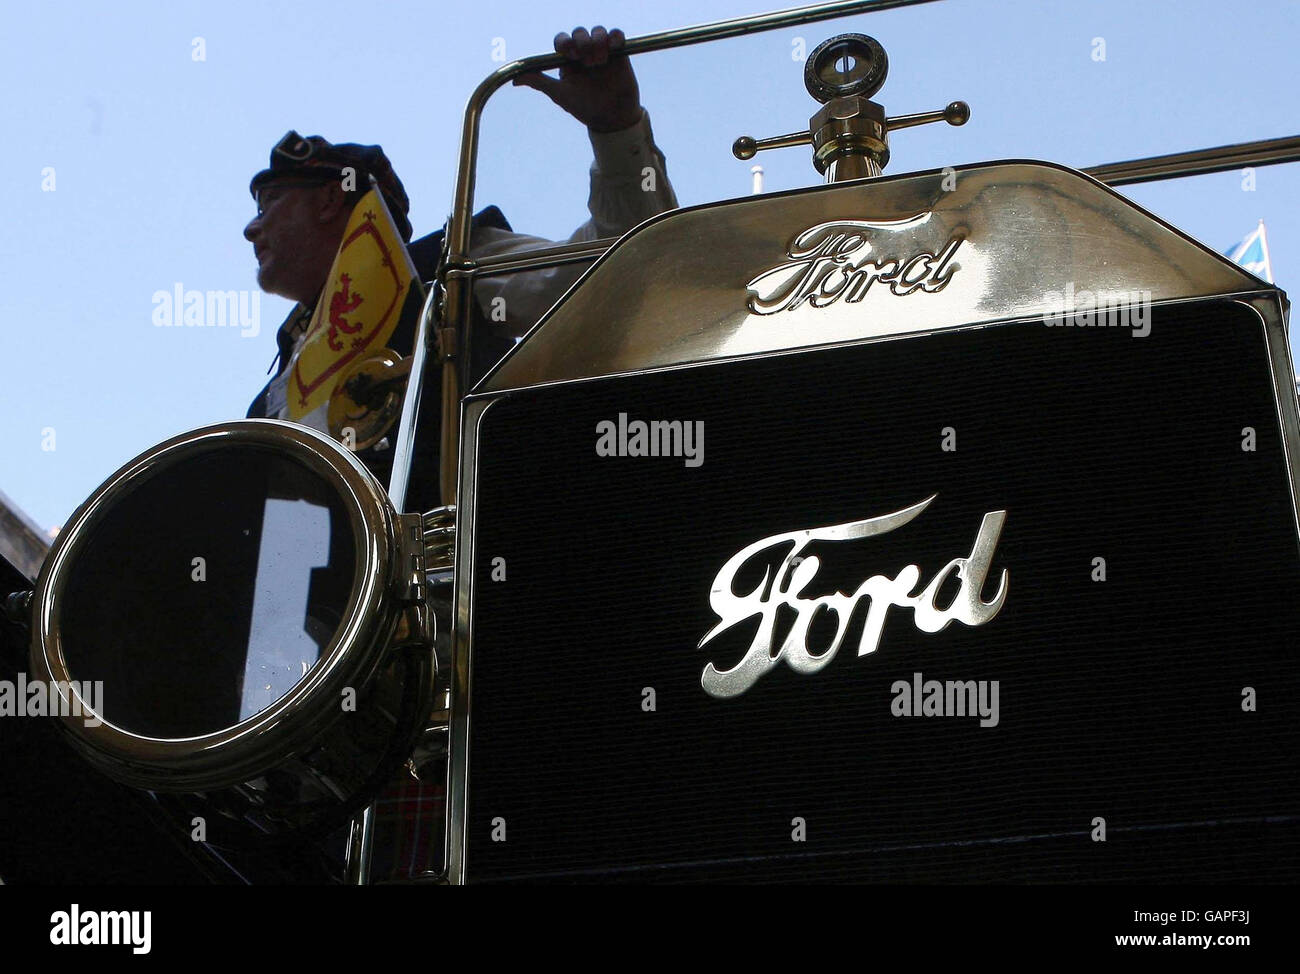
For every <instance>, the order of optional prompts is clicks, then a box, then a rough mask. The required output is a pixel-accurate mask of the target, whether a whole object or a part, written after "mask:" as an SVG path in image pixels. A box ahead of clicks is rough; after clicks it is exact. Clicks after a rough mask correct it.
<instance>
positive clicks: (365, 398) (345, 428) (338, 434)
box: [328, 348, 411, 450]
mask: <svg viewBox="0 0 1300 974" xmlns="http://www.w3.org/2000/svg"><path fill="white" fill-rule="evenodd" d="M410 373H411V360H410V359H409V358H406V359H404V358H402V357H401V356H400V355H398V354H397V353H396V352H394V351H393V350H392V349H389V348H381V349H377V350H376V351H373V352H371V353H370V354H369V355H365V356H363V357H362V358H359V359H357V361H356V362H355V363H354V364H353V365H352V367H351V368H350V369H348V371H347V372H345V373H344V374H343V376H342V377H341V378H340V379H339V381H338V383H337V384H336V385H335V386H334V391H333V392H331V393H330V400H329V413H328V417H329V430H330V436H332V437H334V438H335V439H336V440H338V441H340V442H341V443H343V444H344V445H345V446H347V447H349V448H350V449H353V450H364V449H366V447H369V446H373V445H374V444H376V443H378V442H379V441H380V440H382V439H383V438H384V436H385V435H386V434H387V433H388V431H389V430H390V429H392V427H393V424H394V423H395V422H396V421H397V417H398V415H400V414H401V411H402V393H403V392H404V391H405V390H406V377H407V376H408V375H410ZM349 431H350V432H349Z"/></svg>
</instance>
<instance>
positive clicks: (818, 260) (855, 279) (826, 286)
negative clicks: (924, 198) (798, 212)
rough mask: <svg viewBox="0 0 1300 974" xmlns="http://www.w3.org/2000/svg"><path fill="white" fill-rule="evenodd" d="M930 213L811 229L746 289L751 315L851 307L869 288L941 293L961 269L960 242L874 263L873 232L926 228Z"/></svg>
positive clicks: (901, 292)
mask: <svg viewBox="0 0 1300 974" xmlns="http://www.w3.org/2000/svg"><path fill="white" fill-rule="evenodd" d="M929 218H930V214H929V213H919V214H917V215H916V216H913V217H908V218H907V219H905V220H881V221H875V222H872V221H868V220H837V221H834V222H831V223H819V224H817V226H815V227H809V228H808V229H807V230H805V231H803V233H801V234H799V236H797V237H795V238H794V240H793V241H792V242H791V244H790V248H789V250H787V251H786V256H788V257H789V258H790V260H789V261H788V262H786V263H783V264H780V265H778V266H776V267H773V268H772V269H771V270H769V271H764V272H763V273H762V274H759V275H758V277H756V278H754V279H753V280H752V281H750V282H749V284H748V285H747V286H748V288H749V310H750V311H753V312H754V313H755V314H760V315H772V314H776V313H777V312H778V311H794V310H795V309H796V308H798V307H799V306H800V305H801V304H803V303H804V302H805V301H807V302H808V303H809V304H810V305H811V306H812V307H814V308H824V307H826V306H827V305H831V304H834V303H835V302H836V301H839V300H840V299H841V298H842V299H843V300H844V301H845V302H846V303H848V304H855V303H857V302H859V301H861V300H862V299H863V298H865V297H866V296H867V293H868V292H869V291H870V290H871V288H872V286H873V285H875V284H877V283H879V284H880V285H881V287H884V286H886V285H888V287H889V290H890V291H891V292H892V293H893V294H896V295H899V296H902V295H906V294H912V293H913V292H915V291H918V290H919V291H924V292H925V293H927V294H935V293H937V292H939V291H942V290H943V289H944V288H945V287H947V286H948V282H949V281H951V280H952V276H953V274H955V273H956V272H957V271H958V270H960V269H961V265H960V264H955V263H953V257H954V256H955V255H956V253H957V248H958V247H960V246H961V245H962V241H963V238H962V237H960V236H957V235H956V234H954V235H953V236H952V237H949V238H948V242H947V243H945V244H944V245H943V246H942V247H941V248H939V251H938V253H931V252H930V251H928V250H922V251H920V252H918V253H913V254H911V255H910V256H908V257H906V258H903V257H891V256H883V257H879V258H877V259H872V254H873V248H872V243H871V234H870V231H872V230H905V229H909V228H911V227H914V226H917V225H919V224H922V223H925V222H926V221H927V220H928V219H929Z"/></svg>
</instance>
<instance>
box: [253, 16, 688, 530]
mask: <svg viewBox="0 0 1300 974" xmlns="http://www.w3.org/2000/svg"><path fill="white" fill-rule="evenodd" d="M623 44H624V37H623V33H622V31H619V30H613V31H608V32H607V31H606V30H605V29H604V28H603V27H595V28H593V29H592V30H591V31H590V32H588V31H586V30H585V29H583V28H577V29H576V30H574V32H573V34H572V35H569V34H566V33H561V34H559V35H557V36H556V38H555V50H556V52H557V53H560V54H563V55H564V56H565V57H566V58H567V59H568V61H569V63H568V64H567V65H566V66H565V67H563V68H561V70H560V77H559V78H558V79H556V78H551V77H549V76H547V75H544V74H540V73H537V74H532V75H525V76H522V77H520V78H518V79H516V82H515V83H516V84H523V85H526V86H528V87H531V88H535V89H537V90H539V91H541V92H543V93H545V94H546V95H548V96H549V97H550V98H551V100H552V101H554V102H555V103H556V104H557V105H559V106H560V107H561V108H563V109H564V110H565V111H566V112H568V113H569V114H570V115H572V116H573V117H574V118H576V119H578V121H580V122H582V123H583V124H584V125H586V126H587V128H588V131H589V135H590V138H591V143H592V148H593V151H594V154H595V162H594V164H593V166H592V169H591V195H590V198H589V200H588V207H589V209H590V211H591V219H590V220H589V221H588V222H587V223H584V224H583V225H582V226H581V227H579V228H578V230H577V231H576V232H575V233H574V234H573V235H572V236H571V237H570V238H569V239H570V240H589V239H596V238H598V237H606V236H615V235H618V234H620V233H623V232H625V231H626V230H628V229H630V228H631V227H633V226H635V225H636V224H637V223H640V222H641V221H642V220H645V219H647V218H649V217H651V216H653V215H655V214H656V213H659V212H662V211H663V210H666V209H671V208H672V207H675V206H676V205H677V200H676V197H675V196H674V194H673V190H672V186H671V185H670V184H669V182H668V177H667V174H666V172H665V166H664V158H663V154H662V153H661V152H660V151H659V150H658V149H657V148H656V147H655V145H654V140H653V136H652V133H651V131H650V122H649V118H648V117H647V115H646V113H645V111H644V110H643V109H642V108H641V104H640V94H639V90H638V86H637V82H636V77H635V75H634V74H633V71H632V67H631V64H630V62H629V59H628V57H627V56H626V55H623V54H619V53H618V51H619V48H621V47H622V46H623ZM347 169H351V170H352V171H353V172H354V173H355V176H354V181H353V185H354V186H355V187H356V188H355V190H353V191H351V192H349V191H348V190H346V189H345V188H344V186H345V180H344V178H343V175H344V173H345V170H347ZM647 170H649V172H648V171H647ZM371 177H373V181H374V185H375V186H376V188H378V190H379V191H380V192H381V193H382V194H383V197H384V201H385V203H386V205H387V207H388V209H389V211H390V213H391V214H392V217H393V219H394V222H395V223H396V225H397V228H398V230H399V232H400V233H401V234H402V238H403V240H404V241H409V240H410V235H411V227H410V223H409V221H408V220H407V213H408V211H409V201H408V199H407V196H406V191H405V189H404V188H403V187H402V183H401V180H399V179H398V178H397V174H396V173H395V172H394V171H393V167H392V165H391V164H390V163H389V161H388V159H387V157H386V156H385V155H384V153H383V150H382V149H381V148H380V147H379V146H361V145H355V144H344V145H332V144H330V143H329V142H327V141H326V140H324V139H322V138H320V137H319V136H313V137H311V138H308V139H303V138H301V137H299V136H297V134H296V133H292V132H291V133H289V135H288V136H286V137H285V138H284V139H283V140H281V142H280V144H278V145H277V146H276V147H275V149H273V150H272V153H271V164H270V167H269V168H267V169H265V170H263V171H262V172H260V173H258V174H257V175H256V176H255V177H253V181H252V183H251V185H250V190H251V191H252V193H253V196H254V198H255V199H256V200H257V205H258V213H257V216H255V217H254V218H253V219H252V220H251V221H250V222H249V224H248V226H247V227H245V229H244V236H245V237H246V238H247V239H248V240H249V242H251V243H252V244H253V251H254V253H255V255H256V257H257V262H258V284H259V285H260V286H261V287H262V289H263V290H265V291H267V292H269V293H272V294H279V295H282V296H284V297H287V298H291V299H292V300H294V301H296V302H297V307H295V308H294V310H293V312H292V313H291V314H290V315H289V317H288V319H287V320H286V321H285V323H284V324H283V325H281V327H280V330H279V333H278V334H277V343H278V345H279V355H278V357H277V359H276V362H275V363H273V365H272V368H273V369H274V368H275V366H276V364H278V365H279V369H278V372H277V374H276V376H275V377H274V378H273V379H272V380H271V381H270V382H269V383H267V385H266V387H265V388H264V389H263V390H262V392H261V393H260V394H259V395H258V397H257V398H256V399H255V400H254V402H253V404H252V406H251V407H250V408H249V411H248V415H249V416H254V417H256V416H271V417H278V418H289V413H288V403H287V398H288V397H287V389H288V382H289V377H290V373H291V369H292V365H293V361H294V355H295V354H296V352H297V350H298V349H299V348H301V346H302V343H303V340H304V339H305V337H306V332H307V328H308V325H309V323H310V321H311V318H312V311H313V309H314V308H315V306H316V304H317V302H318V301H319V300H320V297H321V290H322V288H323V287H324V286H325V283H326V278H327V277H328V275H329V271H330V267H331V264H332V262H333V259H334V256H335V254H336V253H337V252H338V248H339V244H340V241H341V239H342V235H343V231H344V228H345V227H346V226H347V223H348V219H349V217H350V216H351V213H352V208H353V206H354V205H355V204H356V202H357V200H358V199H360V198H361V197H362V196H363V195H364V194H365V192H366V191H367V190H368V189H369V188H370V180H371ZM441 238H442V234H441V231H439V232H438V233H435V234H431V235H429V236H428V237H425V238H423V239H421V240H417V241H415V242H414V243H410V245H409V247H408V252H409V253H410V255H411V258H412V260H413V262H414V264H415V268H416V271H417V273H418V275H419V277H420V278H421V279H422V280H425V281H428V280H431V279H432V278H433V276H434V275H435V273H436V268H437V262H438V259H439V257H440V254H441V244H442V239H441ZM547 243H548V241H544V240H541V239H539V238H536V237H527V236H523V235H520V234H515V233H513V232H511V230H510V227H509V224H507V223H506V222H505V219H504V217H502V215H501V213H500V211H499V210H497V209H496V208H495V207H489V208H488V209H487V210H485V211H483V212H482V213H480V214H478V215H477V216H476V217H475V220H474V231H473V233H472V235H471V256H473V257H477V258H483V257H488V256H496V255H501V254H506V253H511V252H514V251H519V250H527V249H531V248H535V247H538V246H545V245H546V244H547ZM581 271H582V267H581V265H579V266H577V267H574V266H573V265H569V266H565V267H560V268H553V269H548V270H545V271H536V272H532V273H521V274H513V275H508V276H502V277H499V278H495V279H487V280H484V281H482V282H481V283H480V285H479V286H478V288H477V289H476V292H475V297H476V299H477V302H478V304H479V306H480V310H481V312H482V313H481V314H480V315H479V316H478V317H479V321H478V322H477V331H476V335H477V336H478V337H477V338H476V339H475V341H476V345H477V347H479V348H486V349H489V350H490V353H491V359H493V360H494V359H495V357H496V356H497V355H499V354H502V353H504V351H506V350H508V348H509V346H510V344H512V343H513V340H514V339H515V338H517V337H519V336H521V335H522V334H523V333H524V332H526V331H527V330H528V328H530V327H531V326H532V325H533V324H534V323H535V322H536V320H537V318H538V317H540V315H541V314H542V313H543V312H544V311H545V310H546V309H547V308H548V307H549V306H550V305H551V304H552V303H553V302H554V301H555V299H556V298H558V297H559V296H560V294H561V293H562V292H563V290H564V289H565V288H566V287H567V286H568V285H569V284H570V283H572V281H573V280H575V279H576V278H577V276H578V275H579V274H580V273H581ZM502 310H503V311H504V312H505V314H504V315H502V314H501V313H499V312H500V311H502ZM494 312H498V313H494ZM418 313H419V301H418V296H414V295H413V296H410V297H408V300H407V303H406V305H405V306H404V308H403V312H402V315H401V319H400V321H399V323H398V325H397V328H396V330H395V331H394V333H393V335H392V336H391V338H390V339H389V341H388V345H389V347H390V348H392V349H393V350H394V351H396V352H398V353H400V354H401V355H409V354H410V353H411V350H412V345H413V342H414V332H415V326H416V322H417V319H418ZM477 358H478V357H477V356H476V361H475V363H473V365H474V366H475V371H476V372H477V371H481V370H482V368H483V367H484V366H486V365H489V364H491V362H490V361H489V360H483V361H478V360H477ZM438 398H439V397H438V391H437V388H436V387H434V388H432V389H430V388H429V387H428V386H427V385H426V388H425V401H426V403H428V404H429V405H426V406H425V408H424V409H422V410H421V424H422V428H423V427H426V426H428V425H429V424H432V425H433V428H435V429H436V417H437V409H436V408H435V407H434V405H433V404H435V403H437V402H438ZM299 421H301V422H305V423H307V424H308V425H312V426H315V427H316V428H318V429H322V430H327V425H326V423H325V417H324V409H323V408H322V409H318V410H316V412H315V413H313V414H309V415H307V416H304V417H302V418H301V419H300V420H299ZM421 439H422V441H423V442H431V443H436V440H437V437H436V436H432V437H430V436H422V437H421ZM391 446H392V444H390V443H388V442H387V441H386V440H385V441H381V442H380V443H379V444H376V448H374V449H370V450H365V451H359V452H358V456H359V457H360V459H362V460H363V461H364V462H365V463H366V465H367V466H368V467H370V469H371V470H372V471H373V472H374V473H375V474H376V475H377V476H378V477H380V479H381V480H382V481H383V482H384V483H385V485H387V481H388V476H389V473H390V471H391V463H392V450H391ZM418 460H419V465H420V470H419V471H418V474H417V475H416V476H413V478H412V496H411V498H410V500H411V501H412V504H411V505H408V507H410V506H433V505H434V504H436V503H437V500H436V494H437V489H436V483H430V480H431V478H436V472H437V458H436V457H431V456H428V455H427V451H426V455H423V456H421V457H419V458H418Z"/></svg>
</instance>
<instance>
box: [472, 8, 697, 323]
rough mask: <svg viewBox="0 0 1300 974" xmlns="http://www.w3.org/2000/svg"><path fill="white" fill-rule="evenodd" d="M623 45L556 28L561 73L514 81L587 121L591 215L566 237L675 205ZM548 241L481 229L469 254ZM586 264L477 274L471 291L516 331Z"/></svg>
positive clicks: (588, 234)
mask: <svg viewBox="0 0 1300 974" xmlns="http://www.w3.org/2000/svg"><path fill="white" fill-rule="evenodd" d="M622 46H623V33H622V31H619V30H614V31H611V32H608V33H607V32H606V31H605V30H604V28H602V27H596V28H594V29H593V30H592V31H591V33H590V34H588V33H587V31H585V30H582V29H581V28H579V29H578V30H575V31H574V33H573V35H572V36H570V35H569V34H559V35H557V36H556V38H555V50H556V51H557V52H558V53H561V54H565V55H566V56H567V57H568V58H569V60H570V62H571V64H569V65H567V66H565V67H564V68H561V69H560V78H559V79H558V80H557V79H555V78H550V77H547V76H546V75H543V74H533V75H524V76H522V77H520V78H519V79H516V83H517V84H524V85H527V86H529V87H532V88H536V89H538V90H539V91H542V92H544V93H545V94H547V95H548V96H549V97H550V98H551V100H552V101H554V102H555V103H556V104H557V105H559V106H560V107H561V108H563V109H564V110H565V111H567V112H569V114H571V115H573V116H574V117H575V118H577V119H578V120H579V121H581V122H583V123H584V124H585V125H587V128H588V135H589V136H590V138H591V146H592V152H593V154H594V156H595V161H594V162H593V164H592V167H591V193H590V196H589V197H588V200H587V206H588V209H589V210H590V211H591V219H590V220H588V221H587V222H586V223H584V224H583V225H582V226H580V227H578V229H577V230H576V231H575V232H574V233H573V234H572V235H570V237H569V241H581V240H595V239H598V238H601V237H613V236H618V235H619V234H622V233H625V232H626V231H628V230H630V229H631V228H632V227H634V226H636V225H637V224H638V223H640V222H642V221H643V220H646V219H649V218H650V217H652V216H654V215H655V214H656V213H662V212H663V211H664V210H669V209H672V208H674V207H675V206H677V197H676V195H675V194H674V192H673V188H672V184H671V183H669V181H668V172H667V167H666V164H665V161H664V156H663V153H662V152H660V151H659V149H658V147H657V146H656V145H655V144H654V136H653V134H652V132H651V130H650V119H649V117H648V115H647V114H646V113H645V111H644V110H643V109H642V108H641V104H640V92H639V90H638V87H637V83H636V76H635V75H634V74H633V72H632V67H631V64H630V62H629V60H628V57H627V55H624V54H618V53H617V52H618V49H619V48H620V47H622ZM611 126H616V127H614V128H611ZM552 243H553V241H550V240H544V239H542V238H541V237H532V236H527V235H524V234H514V233H508V232H506V231H503V230H495V229H491V228H484V229H482V230H479V231H476V232H475V234H474V237H473V240H472V244H471V256H473V257H475V258H484V257H493V256H499V255H503V254H508V253H516V252H518V251H523V250H533V249H536V248H538V247H546V246H550V245H551V244H552ZM585 269H586V265H585V264H576V265H575V264H566V265H563V266H561V267H554V268H548V269H547V270H542V271H525V272H520V273H515V274H510V275H504V276H501V277H495V278H480V279H479V281H478V284H477V285H476V287H475V296H476V297H477V299H478V302H479V305H480V307H481V308H482V310H483V312H484V316H485V318H486V319H487V321H488V322H489V325H490V326H491V327H493V328H494V329H500V331H501V332H503V333H506V334H509V335H512V336H519V335H522V334H523V333H524V332H526V331H527V330H528V329H529V328H531V327H532V325H533V324H535V323H536V321H537V319H538V318H540V317H541V315H542V314H543V313H544V312H545V311H546V310H547V309H548V308H549V307H550V306H551V305H552V304H553V303H554V302H555V301H556V299H558V298H559V296H560V295H561V294H562V293H563V292H564V291H565V289H567V288H568V287H569V286H570V285H571V284H572V283H573V282H574V281H576V280H577V279H578V277H579V276H581V274H582V272H583V271H584V270H585ZM498 298H501V299H504V304H503V303H502V302H501V301H497V300H495V299H498ZM503 314H504V316H505V317H504V320H502V315H503Z"/></svg>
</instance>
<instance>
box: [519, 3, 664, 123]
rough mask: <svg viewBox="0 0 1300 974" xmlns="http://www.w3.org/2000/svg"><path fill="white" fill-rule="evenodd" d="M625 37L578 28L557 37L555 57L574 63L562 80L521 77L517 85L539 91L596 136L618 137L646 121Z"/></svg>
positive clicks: (616, 32)
mask: <svg viewBox="0 0 1300 974" xmlns="http://www.w3.org/2000/svg"><path fill="white" fill-rule="evenodd" d="M624 40H625V38H624V37H623V32H622V31H621V30H618V29H617V28H615V29H614V30H611V31H606V30H605V28H604V27H593V28H592V29H591V33H590V34H589V33H587V31H586V30H585V29H584V28H582V27H578V28H575V29H574V31H573V34H572V36H570V35H569V34H564V33H560V34H556V35H555V52H556V53H557V54H563V55H564V56H565V57H567V58H568V59H569V63H568V64H566V65H564V67H562V68H560V77H559V79H558V80H557V79H555V78H552V77H551V76H550V75H546V74H542V73H541V72H540V71H537V72H534V73H532V74H523V75H520V76H519V77H518V78H515V82H514V83H515V84H517V85H526V86H527V87H529V88H536V89H537V90H538V91H540V92H542V93H543V94H545V95H547V96H548V97H549V98H550V99H551V101H553V102H555V104H557V105H559V106H560V107H561V108H563V109H564V110H565V111H566V112H568V113H569V114H570V115H572V116H573V117H574V118H576V119H577V120H578V121H579V122H581V123H582V124H583V125H586V126H587V127H588V128H589V129H591V130H592V131H593V132H617V131H619V130H620V129H625V128H630V127H631V126H633V125H635V124H636V123H637V122H639V121H640V120H641V93H640V91H639V90H638V88H637V84H636V75H634V74H633V73H632V63H631V61H630V60H629V59H628V56H627V55H626V54H621V53H619V49H620V48H622V46H623V42H624Z"/></svg>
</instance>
